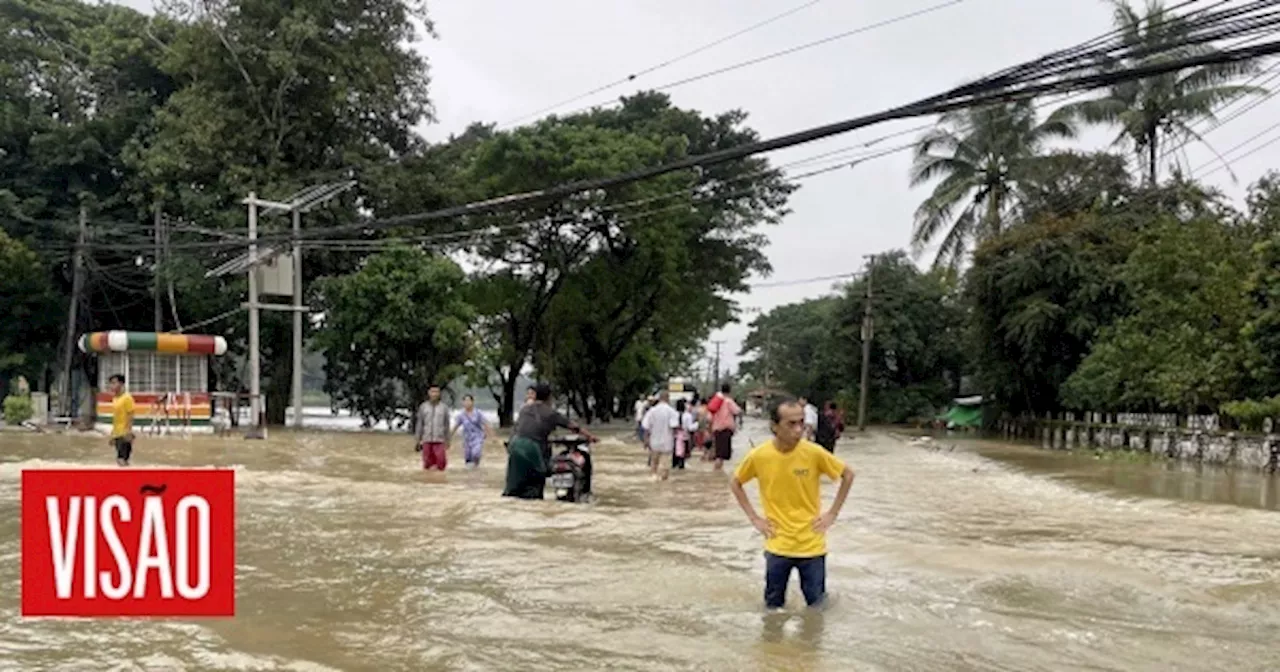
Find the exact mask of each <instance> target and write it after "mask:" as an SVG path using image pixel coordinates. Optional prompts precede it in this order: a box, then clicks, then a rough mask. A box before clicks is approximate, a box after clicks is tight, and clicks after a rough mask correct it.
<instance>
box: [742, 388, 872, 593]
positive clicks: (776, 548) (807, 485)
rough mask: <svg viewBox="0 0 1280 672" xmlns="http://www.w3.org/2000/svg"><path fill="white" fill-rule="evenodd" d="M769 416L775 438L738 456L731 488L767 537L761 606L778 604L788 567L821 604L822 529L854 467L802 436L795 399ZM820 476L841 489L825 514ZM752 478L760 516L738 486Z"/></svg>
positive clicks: (848, 484)
mask: <svg viewBox="0 0 1280 672" xmlns="http://www.w3.org/2000/svg"><path fill="white" fill-rule="evenodd" d="M770 420H772V422H773V437H774V438H773V439H772V440H769V441H766V442H764V443H762V444H760V445H759V446H757V447H756V448H755V449H753V450H752V451H751V452H750V453H748V454H747V456H746V457H745V458H743V459H742V462H741V463H740V464H739V465H738V469H737V471H735V472H734V474H733V479H732V480H731V482H730V486H729V487H730V489H731V490H732V491H733V496H734V497H735V498H736V499H737V500H738V505H739V506H741V507H742V510H743V511H744V512H746V514H747V518H748V519H750V520H751V524H752V525H754V526H755V528H756V529H757V530H759V531H760V533H761V534H763V535H764V537H765V544H764V557H765V573H764V576H765V585H764V603H765V607H767V608H770V609H780V608H782V606H783V604H784V603H785V602H786V596H787V583H788V582H789V581H790V580H791V570H792V569H795V570H797V571H799V573H800V590H801V591H802V592H803V593H804V601H805V603H806V604H808V605H809V606H810V607H816V606H820V605H821V604H822V602H823V600H825V599H826V596H827V536H826V532H827V530H828V529H829V528H830V527H831V525H832V524H833V523H835V521H836V518H837V517H838V516H839V515H840V509H841V507H843V506H844V500H845V498H847V497H848V496H849V488H850V487H851V486H852V485H853V470H852V469H850V468H849V467H848V466H847V465H845V463H844V462H842V461H841V460H840V458H838V457H836V456H835V455H833V454H831V453H829V452H827V451H826V450H825V449H823V448H822V446H819V445H818V444H816V443H812V442H810V441H806V440H805V439H804V431H805V424H804V407H803V406H801V405H800V404H799V403H797V402H794V401H787V402H783V403H781V404H779V405H778V406H776V407H775V408H774V409H773V411H772V413H771V415H770ZM822 474H826V476H827V478H830V479H831V480H835V479H837V478H838V479H840V490H839V491H838V492H837V493H836V499H835V501H834V502H832V504H831V508H830V509H828V510H827V512H826V513H820V511H821V508H822V499H821V497H820V496H819V487H818V486H819V483H818V478H819V476H821V475H822ZM752 479H755V480H758V481H760V504H761V506H762V507H763V508H764V516H763V517H761V516H760V515H759V514H757V513H756V510H755V508H754V507H752V505H751V501H750V500H748V499H747V493H746V491H745V490H743V489H742V486H743V484H745V483H747V482H749V481H751V480H752Z"/></svg>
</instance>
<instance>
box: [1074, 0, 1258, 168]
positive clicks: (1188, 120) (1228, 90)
mask: <svg viewBox="0 0 1280 672" xmlns="http://www.w3.org/2000/svg"><path fill="white" fill-rule="evenodd" d="M1107 1H1108V2H1109V3H1110V4H1111V5H1112V7H1113V10H1114V11H1113V22H1114V23H1115V26H1116V29H1117V30H1119V31H1120V34H1121V35H1122V39H1123V40H1124V44H1125V45H1126V46H1128V47H1131V48H1138V49H1142V50H1144V51H1143V53H1145V54H1146V55H1143V56H1140V57H1138V58H1126V59H1120V60H1119V61H1118V62H1109V63H1106V64H1104V65H1103V66H1100V69H1103V70H1109V69H1128V68H1133V67H1141V66H1144V65H1150V64H1152V63H1154V62H1156V61H1167V60H1170V59H1178V58H1186V57H1188V56H1196V55H1201V54H1205V53H1212V52H1213V51H1215V49H1214V48H1213V47H1212V46H1209V45H1206V44H1199V45H1193V46H1176V45H1177V44H1178V43H1179V42H1180V41H1181V40H1182V38H1183V37H1184V36H1185V35H1186V34H1187V31H1188V27H1187V22H1186V20H1185V18H1184V17H1182V16H1178V15H1175V14H1172V13H1169V12H1166V11H1165V8H1164V3H1163V2H1162V1H1161V0H1148V1H1147V6H1146V14H1145V16H1139V15H1138V13H1137V12H1136V11H1134V9H1133V7H1131V6H1130V5H1129V3H1128V2H1127V0H1107ZM1148 50H1149V51H1148ZM1257 72H1258V66H1257V63H1254V62H1237V63H1220V64H1214V65H1205V66H1201V67H1198V68H1189V69H1186V70H1180V71H1176V72H1170V73H1167V74H1163V75H1158V76H1155V77H1148V78H1146V79H1141V80H1130V81H1127V82H1121V83H1119V84H1115V85H1113V86H1111V87H1110V88H1108V89H1107V90H1106V93H1105V94H1104V95H1103V96H1102V97H1100V98H1094V99H1091V100H1085V101H1081V102H1078V103H1072V104H1070V105H1066V106H1063V107H1062V108H1061V109H1060V110H1059V111H1058V112H1057V113H1061V114H1066V115H1070V116H1073V117H1075V118H1077V119H1079V120H1081V121H1083V122H1085V123H1089V124H1105V125H1109V126H1119V127H1120V135H1119V136H1118V137H1117V138H1116V143H1117V144H1127V145H1129V146H1130V147H1131V148H1132V149H1133V151H1134V152H1135V154H1137V157H1138V164H1139V165H1141V166H1142V173H1143V177H1144V178H1145V179H1146V182H1147V184H1150V185H1154V184H1155V183H1156V180H1157V176H1158V172H1159V167H1160V162H1161V161H1162V160H1163V159H1164V157H1165V156H1167V155H1169V154H1172V153H1173V151H1174V149H1175V148H1176V147H1177V146H1180V145H1173V142H1174V141H1176V140H1182V141H1184V142H1186V141H1190V140H1203V139H1202V138H1201V137H1200V135H1199V134H1198V133H1197V132H1196V131H1195V129H1194V128H1192V124H1194V123H1195V122H1198V121H1210V122H1212V121H1216V119H1215V117H1214V115H1213V109H1214V108H1215V107H1217V106H1218V105H1221V104H1223V103H1225V102H1227V101H1231V100H1235V99H1237V98H1240V97H1242V96H1247V95H1256V94H1259V93H1265V92H1266V91H1265V89H1261V88H1258V87H1256V86H1244V85H1240V84H1233V83H1232V82H1235V81H1238V80H1239V79H1240V78H1242V77H1245V76H1248V75H1252V74H1255V73H1257ZM1166 145H1169V146H1170V148H1169V149H1167V150H1166V151H1165V152H1164V153H1163V154H1162V153H1161V151H1160V150H1161V148H1162V147H1165V146H1166Z"/></svg>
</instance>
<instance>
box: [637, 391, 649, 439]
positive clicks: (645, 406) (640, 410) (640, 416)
mask: <svg viewBox="0 0 1280 672" xmlns="http://www.w3.org/2000/svg"><path fill="white" fill-rule="evenodd" d="M647 410H649V403H648V402H646V401H645V400H644V396H643V395H641V396H639V397H636V404H635V417H636V439H637V440H639V441H640V443H641V444H643V443H644V427H642V426H641V424H640V423H642V422H644V412H645V411H647Z"/></svg>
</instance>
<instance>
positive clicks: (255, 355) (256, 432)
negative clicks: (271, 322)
mask: <svg viewBox="0 0 1280 672" xmlns="http://www.w3.org/2000/svg"><path fill="white" fill-rule="evenodd" d="M261 377H262V359H261V353H260V352H259V344H258V195H257V194H255V193H253V192H250V193H249V431H248V432H246V433H245V438H248V439H261V438H263V432H262V378H261Z"/></svg>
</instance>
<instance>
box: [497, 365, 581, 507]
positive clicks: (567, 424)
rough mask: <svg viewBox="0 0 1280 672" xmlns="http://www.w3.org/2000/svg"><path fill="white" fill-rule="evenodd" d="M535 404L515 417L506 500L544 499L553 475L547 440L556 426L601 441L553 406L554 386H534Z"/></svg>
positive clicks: (526, 407) (509, 449)
mask: <svg viewBox="0 0 1280 672" xmlns="http://www.w3.org/2000/svg"><path fill="white" fill-rule="evenodd" d="M533 390H534V401H533V403H530V404H525V405H524V407H523V408H521V409H520V414H519V415H518V416H516V428H515V432H514V434H513V435H512V437H511V441H510V442H509V443H508V444H507V484H506V487H505V488H504V489H503V491H502V496H503V497H519V498H521V499H542V496H543V489H544V488H545V486H546V483H547V476H548V475H549V474H550V464H551V445H550V444H549V443H547V439H548V438H549V437H550V436H551V433H552V432H554V431H555V430H556V428H557V427H563V428H565V429H567V430H569V431H571V432H574V433H577V434H581V435H582V436H584V437H586V438H587V440H588V441H589V442H591V443H595V442H596V441H597V440H598V439H597V438H596V437H595V436H593V435H591V434H590V433H589V432H587V431H586V430H585V429H582V428H581V427H580V426H578V425H577V424H576V423H574V422H572V421H570V420H569V419H568V418H566V417H564V415H563V414H562V413H560V412H559V411H557V410H556V409H555V408H553V407H552V406H551V386H550V385H548V384H546V383H538V384H537V385H534V387H533Z"/></svg>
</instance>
